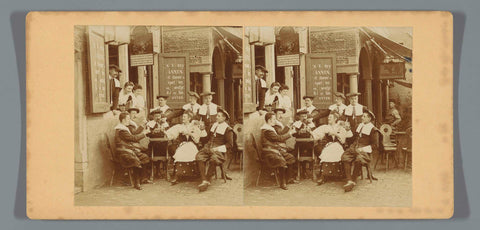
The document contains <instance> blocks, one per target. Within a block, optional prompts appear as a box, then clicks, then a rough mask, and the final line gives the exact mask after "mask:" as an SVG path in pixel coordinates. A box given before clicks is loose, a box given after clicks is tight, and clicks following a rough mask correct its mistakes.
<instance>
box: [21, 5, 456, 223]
mask: <svg viewBox="0 0 480 230" xmlns="http://www.w3.org/2000/svg"><path fill="white" fill-rule="evenodd" d="M179 19H180V20H179ZM90 24H91V25H175V26H181V25H198V26H207V25H209V26H213V25H215V26H285V25H290V26H370V27H387V26H388V27H393V26H398V27H412V28H413V35H414V36H413V57H414V58H413V66H414V72H413V74H414V77H413V79H414V80H413V81H414V84H413V85H414V87H413V90H412V91H413V93H412V94H413V96H412V98H413V114H412V116H413V117H412V121H413V130H414V131H413V137H414V138H413V139H414V141H413V152H414V154H413V169H412V175H413V180H412V187H413V191H412V206H411V207H401V208H400V207H278V206H276V207H265V206H262V207H259V206H188V207H185V206H183V207H145V206H134V207H85V206H74V186H73V184H74V181H73V180H74V177H73V174H72V173H62V172H73V167H74V164H73V162H74V159H73V158H74V154H73V151H74V150H73V149H74V106H73V103H74V93H73V92H74V77H73V72H74V70H73V69H74V65H73V60H74V59H73V52H72V51H73V50H74V41H73V36H72V34H73V28H74V25H90ZM26 52H27V53H26V57H27V59H26V64H27V80H26V94H27V95H26V98H27V99H26V107H27V114H26V116H27V119H26V122H27V124H26V125H27V130H26V138H27V141H26V143H27V146H26V147H27V148H26V149H27V158H26V159H27V197H26V199H27V202H26V203H27V215H28V217H29V218H32V219H422V218H428V219H435V218H450V217H451V216H452V215H453V207H454V200H453V187H454V183H453V17H452V14H451V13H450V12H438V11H430V12H427V11H408V12H407V11H390V12H387V11H383V12H382V11H376V12H375V11H325V12H312V11H302V12H298V11H288V12H274V11H273V12H31V13H29V14H28V15H27V19H26ZM45 102H49V103H45ZM52 127H55V128H52ZM59 140H61V141H59ZM367 195H368V194H367Z"/></svg>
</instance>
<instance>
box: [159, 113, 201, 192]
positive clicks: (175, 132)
mask: <svg viewBox="0 0 480 230" xmlns="http://www.w3.org/2000/svg"><path fill="white" fill-rule="evenodd" d="M192 119H193V113H192V112H191V111H188V110H187V111H185V112H184V113H183V115H182V123H181V124H178V125H174V126H173V127H172V128H170V129H168V130H167V131H166V132H165V134H166V136H167V138H168V139H169V140H173V142H172V144H171V145H170V146H169V149H170V150H171V152H175V154H174V155H173V159H174V166H173V167H174V168H173V179H172V181H171V183H172V185H175V184H177V183H178V182H177V173H176V171H177V170H176V163H177V162H192V161H195V156H196V155H197V153H198V148H197V144H198V142H199V141H200V137H201V136H202V135H203V136H206V132H203V133H202V131H201V130H200V128H199V127H198V126H197V125H195V124H194V122H192Z"/></svg>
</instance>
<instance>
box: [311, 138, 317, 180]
mask: <svg viewBox="0 0 480 230" xmlns="http://www.w3.org/2000/svg"><path fill="white" fill-rule="evenodd" d="M315 165H316V159H315V142H313V146H312V174H313V175H312V180H313V182H316V181H317V174H316V173H315Z"/></svg>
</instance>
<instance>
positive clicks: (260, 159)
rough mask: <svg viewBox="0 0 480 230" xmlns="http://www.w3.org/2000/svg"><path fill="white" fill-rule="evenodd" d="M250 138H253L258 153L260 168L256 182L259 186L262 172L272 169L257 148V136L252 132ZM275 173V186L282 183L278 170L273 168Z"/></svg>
mask: <svg viewBox="0 0 480 230" xmlns="http://www.w3.org/2000/svg"><path fill="white" fill-rule="evenodd" d="M250 138H251V139H252V145H253V149H254V150H255V153H256V154H257V159H256V160H257V163H258V164H259V165H260V169H259V171H258V176H257V180H256V182H255V186H258V183H259V182H260V177H261V176H262V174H264V173H265V172H266V171H267V169H271V168H269V167H268V166H267V164H266V162H265V161H264V160H263V158H262V153H261V152H260V151H259V150H258V148H257V142H256V141H255V136H254V135H253V134H252V133H250ZM273 173H274V175H275V183H276V184H275V186H278V185H279V184H280V183H279V181H278V172H277V169H276V168H275V169H273Z"/></svg>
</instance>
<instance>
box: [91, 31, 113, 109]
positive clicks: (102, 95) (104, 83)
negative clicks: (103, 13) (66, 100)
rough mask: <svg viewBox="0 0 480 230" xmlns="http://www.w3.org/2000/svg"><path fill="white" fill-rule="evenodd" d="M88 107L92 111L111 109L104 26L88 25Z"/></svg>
mask: <svg viewBox="0 0 480 230" xmlns="http://www.w3.org/2000/svg"><path fill="white" fill-rule="evenodd" d="M87 31H88V32H87V36H88V71H89V74H88V77H87V78H88V79H87V88H88V93H87V107H88V111H89V112H90V113H104V112H108V111H109V110H110V98H111V97H110V81H109V77H108V47H107V46H106V45H105V29H104V27H103V26H88V29H87Z"/></svg>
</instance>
